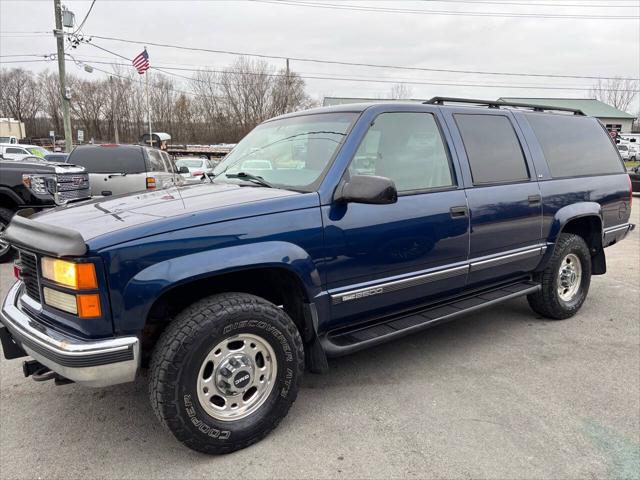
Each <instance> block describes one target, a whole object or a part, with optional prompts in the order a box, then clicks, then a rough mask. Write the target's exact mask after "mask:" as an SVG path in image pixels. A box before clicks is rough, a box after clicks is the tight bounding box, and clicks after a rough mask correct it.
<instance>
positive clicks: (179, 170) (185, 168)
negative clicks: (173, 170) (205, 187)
mask: <svg viewBox="0 0 640 480" xmlns="http://www.w3.org/2000/svg"><path fill="white" fill-rule="evenodd" d="M178 173H189V168H188V167H180V168H178Z"/></svg>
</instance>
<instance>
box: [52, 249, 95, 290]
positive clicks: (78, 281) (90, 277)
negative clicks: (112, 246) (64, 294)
mask: <svg viewBox="0 0 640 480" xmlns="http://www.w3.org/2000/svg"><path fill="white" fill-rule="evenodd" d="M41 265H42V276H43V277H44V278H46V279H47V280H51V281H53V282H56V283H59V284H60V285H64V286H65V287H69V288H73V289H75V290H86V289H95V288H98V280H97V277H96V268H95V266H94V265H93V263H74V262H69V261H67V260H60V259H59V258H49V257H43V258H42V263H41Z"/></svg>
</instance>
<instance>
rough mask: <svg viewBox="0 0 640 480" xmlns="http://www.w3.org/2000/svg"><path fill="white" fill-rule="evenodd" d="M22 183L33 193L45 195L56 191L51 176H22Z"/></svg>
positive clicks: (54, 182) (53, 179)
mask: <svg viewBox="0 0 640 480" xmlns="http://www.w3.org/2000/svg"><path fill="white" fill-rule="evenodd" d="M22 183H23V185H24V186H25V187H27V188H28V189H30V190H31V191H32V192H34V193H39V194H47V193H54V192H55V190H56V179H55V177H53V176H51V175H30V174H24V175H22Z"/></svg>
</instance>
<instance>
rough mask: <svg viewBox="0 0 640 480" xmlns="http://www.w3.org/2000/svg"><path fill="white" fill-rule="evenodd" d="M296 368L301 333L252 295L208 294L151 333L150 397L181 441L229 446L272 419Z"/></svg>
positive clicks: (285, 407) (248, 440)
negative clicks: (156, 333)
mask: <svg viewBox="0 0 640 480" xmlns="http://www.w3.org/2000/svg"><path fill="white" fill-rule="evenodd" d="M303 371H304V352H303V346H302V340H301V338H300V334H299V333H298V330H297V328H296V326H295V324H294V323H293V321H292V320H291V318H289V316H288V315H287V314H286V313H285V312H284V311H282V310H281V309H279V308H278V307H276V306H275V305H273V304H272V303H269V302H267V301H266V300H264V299H262V298H259V297H255V296H253V295H248V294H243V293H228V294H220V295H213V296H211V297H208V298H205V299H203V300H200V301H198V302H196V303H195V304H193V305H192V306H190V307H189V308H187V309H186V310H184V311H183V312H182V313H180V314H179V315H178V317H177V318H176V319H175V320H174V321H173V322H172V323H171V324H170V325H169V326H168V327H167V329H166V330H165V331H164V333H163V334H162V336H161V337H160V339H159V340H158V343H157V345H156V347H155V349H154V353H153V359H152V362H151V375H150V378H151V380H150V385H149V391H150V396H151V404H152V406H153V408H154V411H155V412H156V415H157V416H158V418H159V419H160V421H161V422H162V423H163V424H164V425H165V426H166V427H167V428H168V429H169V430H170V431H171V432H172V433H173V434H174V436H175V437H176V438H177V439H178V440H180V441H181V442H183V443H184V444H185V445H187V446H188V447H189V448H191V449H193V450H197V451H200V452H204V453H211V454H219V453H230V452H233V451H235V450H239V449H241V448H244V447H247V446H249V445H251V444H252V443H255V442H257V441H258V440H260V439H262V438H263V437H265V436H266V435H267V434H268V433H269V432H270V431H271V430H273V429H274V428H275V427H276V426H277V425H278V423H279V422H280V420H282V418H284V416H285V415H286V414H287V412H288V411H289V407H290V406H291V405H292V403H293V402H294V401H295V398H296V395H297V391H298V384H299V381H300V379H301V377H302V373H303Z"/></svg>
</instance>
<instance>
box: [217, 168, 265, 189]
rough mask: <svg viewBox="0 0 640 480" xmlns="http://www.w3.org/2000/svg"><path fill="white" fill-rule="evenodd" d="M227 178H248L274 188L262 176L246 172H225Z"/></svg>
mask: <svg viewBox="0 0 640 480" xmlns="http://www.w3.org/2000/svg"><path fill="white" fill-rule="evenodd" d="M225 177H227V178H239V179H240V180H248V181H250V182H254V183H257V184H260V185H262V186H263V187H268V188H274V186H273V185H271V184H270V183H269V182H267V181H266V180H265V179H264V178H262V177H259V176H257V175H252V174H250V173H247V172H238V173H227V174H225Z"/></svg>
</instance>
